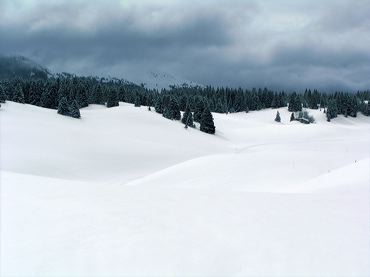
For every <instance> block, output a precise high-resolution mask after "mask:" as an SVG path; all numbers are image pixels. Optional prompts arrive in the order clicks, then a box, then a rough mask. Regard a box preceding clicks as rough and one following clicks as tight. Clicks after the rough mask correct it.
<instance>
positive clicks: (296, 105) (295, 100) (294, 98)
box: [288, 92, 302, 112]
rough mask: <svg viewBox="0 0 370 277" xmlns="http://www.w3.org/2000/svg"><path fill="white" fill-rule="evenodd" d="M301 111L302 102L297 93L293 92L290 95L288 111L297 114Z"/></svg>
mask: <svg viewBox="0 0 370 277" xmlns="http://www.w3.org/2000/svg"><path fill="white" fill-rule="evenodd" d="M301 110H302V102H301V100H300V98H299V95H297V93H295V92H293V93H292V94H291V95H290V99H289V107H288V111H290V112H299V111H301Z"/></svg>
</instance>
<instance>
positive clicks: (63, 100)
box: [58, 97, 69, 115]
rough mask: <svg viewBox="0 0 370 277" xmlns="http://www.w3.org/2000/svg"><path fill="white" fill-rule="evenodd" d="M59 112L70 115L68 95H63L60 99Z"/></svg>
mask: <svg viewBox="0 0 370 277" xmlns="http://www.w3.org/2000/svg"><path fill="white" fill-rule="evenodd" d="M58 114H61V115H69V105H68V102H67V98H66V97H62V98H61V99H60V101H59V104H58Z"/></svg>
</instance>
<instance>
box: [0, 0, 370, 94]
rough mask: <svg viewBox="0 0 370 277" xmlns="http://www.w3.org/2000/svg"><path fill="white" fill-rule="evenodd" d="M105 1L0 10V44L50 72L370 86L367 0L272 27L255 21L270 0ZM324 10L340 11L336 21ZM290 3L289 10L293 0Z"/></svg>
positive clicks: (269, 12) (235, 82) (248, 83)
mask: <svg viewBox="0 0 370 277" xmlns="http://www.w3.org/2000/svg"><path fill="white" fill-rule="evenodd" d="M328 1H329V0H328ZM110 3H111V5H105V4H104V5H103V2H97V3H93V4H92V3H91V2H87V1H79V2H77V3H76V4H73V5H72V4H70V3H67V2H63V1H59V2H58V3H53V2H51V3H50V4H44V5H36V6H32V7H30V8H29V9H28V10H27V9H25V10H22V11H21V12H20V14H14V18H15V19H16V20H15V21H12V20H11V19H9V18H12V16H11V15H12V14H10V12H7V14H6V16H5V17H4V18H6V19H5V20H4V19H3V20H1V19H0V37H1V43H0V53H3V54H22V55H25V56H28V57H30V58H34V59H35V60H37V61H39V62H41V63H42V64H44V65H46V66H48V67H50V68H51V69H52V70H53V69H54V70H55V71H70V72H73V73H79V74H103V75H111V76H117V77H126V78H128V79H129V78H130V77H132V76H136V75H140V72H143V71H156V70H159V71H167V72H169V73H171V74H174V75H178V76H180V77H183V78H185V79H188V80H193V81H195V82H197V83H202V84H211V85H227V86H245V87H253V86H269V87H275V88H281V89H302V88H305V87H317V88H322V89H338V88H344V89H351V90H352V89H353V90H356V89H365V88H370V83H369V78H368V76H369V72H370V49H368V47H365V46H364V44H365V43H367V42H368V39H367V38H366V36H365V35H366V33H367V31H368V29H367V26H368V23H369V20H368V19H367V18H365V16H364V15H365V14H366V12H364V11H369V9H370V4H366V2H365V1H362V0H360V1H359V3H362V4H357V5H354V7H351V8H349V3H350V2H349V1H341V3H340V4H335V5H334V4H331V3H332V2H331V1H329V2H328V4H327V5H323V10H322V11H320V13H317V14H315V15H314V16H313V15H312V16H311V14H310V13H313V12H315V11H318V9H317V8H318V7H316V9H312V10H309V13H308V14H304V12H303V15H304V16H305V17H308V18H311V20H309V21H308V23H306V24H304V25H303V26H302V27H300V28H297V29H295V30H294V31H292V30H290V29H289V30H288V29H287V30H286V31H284V30H279V32H278V33H276V31H275V30H274V28H273V27H274V25H272V27H271V26H270V25H271V24H270V25H266V26H264V20H263V19H264V17H266V18H268V17H271V18H272V19H274V16H275V15H277V16H278V15H279V14H278V12H276V13H275V12H274V11H272V8H274V5H277V3H276V2H273V3H274V4H265V6H261V5H259V4H258V2H254V1H235V2H233V4H234V5H231V4H230V2H224V1H216V2H212V1H211V2H206V3H205V4H196V3H195V2H190V4H179V3H177V4H173V5H171V6H169V5H163V4H161V3H160V2H158V1H157V2H156V3H150V4H149V3H147V4H142V5H139V6H138V5H134V4H132V5H127V6H125V7H123V8H122V7H121V6H120V3H119V2H118V1H112V2H110ZM265 3H269V2H265ZM284 3H285V4H286V5H287V2H284ZM305 3H306V4H307V3H308V2H305ZM269 5H271V9H269V7H270V6H269ZM307 5H308V4H307ZM359 5H360V7H359ZM361 5H363V7H362V6H361ZM5 6H6V5H5ZM359 8H362V11H361V12H359V11H357V10H358V9H359ZM286 9H288V10H289V7H288V8H285V11H284V12H285V13H286V12H287V11H286ZM345 9H346V10H351V12H349V13H348V14H349V17H351V18H349V19H348V20H346V19H345V15H344V14H345ZM13 10H14V9H13ZM333 10H336V13H337V14H340V12H342V13H343V14H342V15H341V16H340V17H339V18H340V20H339V19H338V20H337V19H336V17H335V15H334V13H333ZM291 12H292V15H293V16H294V15H295V14H298V11H297V3H296V4H295V5H294V9H293V8H292V11H291ZM299 14H300V15H301V16H302V11H299ZM360 16H361V18H363V20H359V19H358V17H360ZM256 22H258V24H257V23H256ZM269 28H272V29H269ZM348 30H355V31H353V32H349V31H348Z"/></svg>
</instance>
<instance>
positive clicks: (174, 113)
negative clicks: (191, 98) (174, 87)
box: [169, 97, 181, 120]
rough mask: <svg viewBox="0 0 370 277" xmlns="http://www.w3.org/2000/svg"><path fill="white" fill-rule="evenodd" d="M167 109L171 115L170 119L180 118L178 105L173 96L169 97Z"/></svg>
mask: <svg viewBox="0 0 370 277" xmlns="http://www.w3.org/2000/svg"><path fill="white" fill-rule="evenodd" d="M169 111H170V117H171V118H170V119H174V120H180V119H181V113H180V107H179V105H178V104H177V101H176V99H175V98H174V97H171V100H170V106H169Z"/></svg>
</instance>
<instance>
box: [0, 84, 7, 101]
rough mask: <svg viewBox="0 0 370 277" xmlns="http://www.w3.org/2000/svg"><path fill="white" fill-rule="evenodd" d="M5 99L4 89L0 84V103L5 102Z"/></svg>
mask: <svg viewBox="0 0 370 277" xmlns="http://www.w3.org/2000/svg"><path fill="white" fill-rule="evenodd" d="M5 100H6V94H5V89H4V88H3V86H2V85H1V84H0V103H5Z"/></svg>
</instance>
